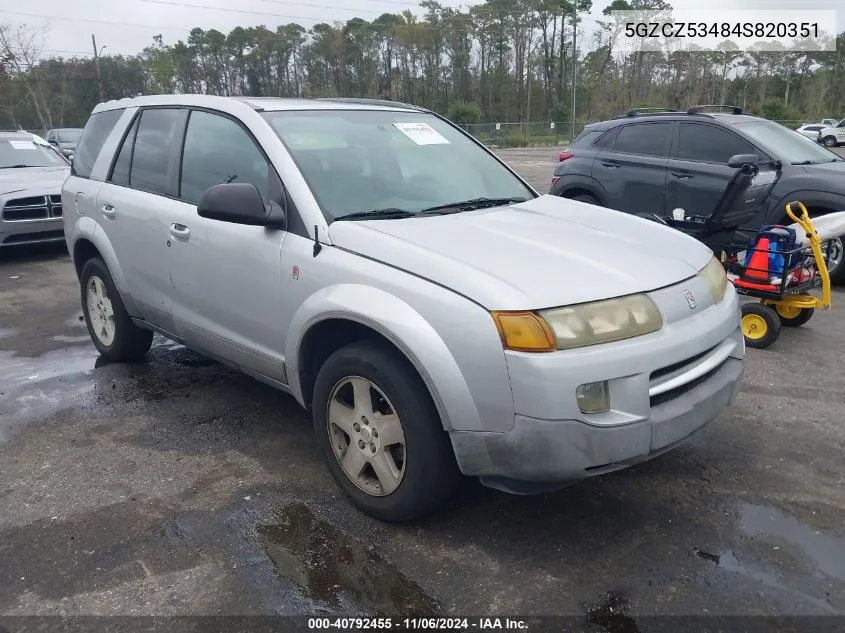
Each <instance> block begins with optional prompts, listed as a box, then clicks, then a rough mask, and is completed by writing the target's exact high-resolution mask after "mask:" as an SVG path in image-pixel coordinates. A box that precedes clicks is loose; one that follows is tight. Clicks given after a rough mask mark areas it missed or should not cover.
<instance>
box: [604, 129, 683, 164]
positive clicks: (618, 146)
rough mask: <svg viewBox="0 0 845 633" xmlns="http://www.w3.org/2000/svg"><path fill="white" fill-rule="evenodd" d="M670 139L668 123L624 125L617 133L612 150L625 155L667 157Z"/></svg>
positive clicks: (670, 133) (670, 130)
mask: <svg viewBox="0 0 845 633" xmlns="http://www.w3.org/2000/svg"><path fill="white" fill-rule="evenodd" d="M671 137H672V123H671V122H669V121H662V122H659V123H637V124H634V125H626V126H623V127H622V128H620V130H619V132H617V134H616V142H615V143H614V144H613V149H614V150H616V151H617V152H625V153H626V154H639V155H640V156H657V157H663V156H666V157H668V156H669V140H670V139H671Z"/></svg>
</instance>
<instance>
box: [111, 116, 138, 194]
mask: <svg viewBox="0 0 845 633" xmlns="http://www.w3.org/2000/svg"><path fill="white" fill-rule="evenodd" d="M139 120H140V117H135V121H134V122H133V123H132V127H131V128H130V129H129V133H128V134H127V135H126V137H125V138H124V139H123V145H122V146H121V148H120V153H119V154H118V155H117V160H116V161H115V163H114V167H113V168H112V172H111V178H109V180H110V181H111V182H113V183H115V184H116V185H125V186H127V187H128V186H129V169H130V167H131V166H132V148H133V147H134V146H135V133H136V132H137V131H138V121H139Z"/></svg>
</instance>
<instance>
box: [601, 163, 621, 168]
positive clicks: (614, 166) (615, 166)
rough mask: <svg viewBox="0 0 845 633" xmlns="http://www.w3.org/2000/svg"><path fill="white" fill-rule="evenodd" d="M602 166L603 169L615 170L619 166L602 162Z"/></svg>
mask: <svg viewBox="0 0 845 633" xmlns="http://www.w3.org/2000/svg"><path fill="white" fill-rule="evenodd" d="M602 166H604V167H610V168H611V169H617V168H618V167H619V164H617V163H605V162H602Z"/></svg>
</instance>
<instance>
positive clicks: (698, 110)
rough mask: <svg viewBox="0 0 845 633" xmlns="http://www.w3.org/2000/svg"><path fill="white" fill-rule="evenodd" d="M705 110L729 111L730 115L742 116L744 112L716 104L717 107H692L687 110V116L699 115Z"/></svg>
mask: <svg viewBox="0 0 845 633" xmlns="http://www.w3.org/2000/svg"><path fill="white" fill-rule="evenodd" d="M705 108H715V109H721V110H730V111H731V114H742V113H743V112H744V110H743V109H742V108H739V107H737V106H732V105H721V104H717V105H712V104H707V105H697V106H693V107H691V108H690V109H689V110H687V114H700V113H701V112H702V111H703V110H704V109H705Z"/></svg>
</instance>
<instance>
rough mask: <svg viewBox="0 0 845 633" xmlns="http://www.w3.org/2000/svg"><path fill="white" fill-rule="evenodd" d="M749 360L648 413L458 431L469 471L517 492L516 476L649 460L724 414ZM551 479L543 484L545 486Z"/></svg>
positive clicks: (540, 476) (596, 471)
mask: <svg viewBox="0 0 845 633" xmlns="http://www.w3.org/2000/svg"><path fill="white" fill-rule="evenodd" d="M742 371H743V363H742V361H741V360H738V359H735V358H729V359H728V360H727V361H725V362H724V363H723V364H722V365H721V366H720V367H719V369H718V370H716V371H715V372H714V373H713V374H711V375H710V376H708V377H707V379H706V380H704V381H702V382H701V383H699V384H697V385H696V386H694V387H693V388H691V389H689V390H687V391H686V392H685V393H684V395H683V397H679V398H675V399H672V400H669V401H666V402H663V403H661V404H659V405H657V406H655V407H652V409H651V415H650V417H649V418H648V419H647V420H643V421H640V422H634V423H631V424H625V425H621V426H613V427H599V426H592V425H589V424H585V423H584V422H581V421H578V420H539V419H536V418H528V417H525V416H521V415H517V416H516V422H515V424H514V427H513V429H512V430H511V431H509V432H507V433H478V432H454V433H453V434H452V443H453V445H454V446H455V449H456V453H457V454H458V456H459V462H460V464H461V470H462V471H463V472H464V474H467V475H475V476H480V477H482V481H485V483H488V484H490V485H493V486H494V487H497V488H503V489H508V490H510V491H513V492H519V491H528V487H520V486H519V485H518V484H517V482H536V483H539V484H560V483H566V482H571V481H577V480H579V479H584V478H586V477H591V476H594V475H600V474H603V473H607V472H611V471H613V470H618V469H620V468H624V467H626V466H631V465H633V464H636V463H639V462H643V461H645V460H647V459H651V458H652V457H656V456H658V455H660V454H662V453H665V452H666V451H668V450H670V449H672V448H674V447H675V446H676V445H678V444H680V443H681V442H683V441H684V440H686V439H688V438H690V437H691V436H692V435H693V434H695V433H696V432H697V431H699V430H701V429H702V428H704V427H705V426H707V424H709V423H710V422H712V421H713V420H714V419H715V418H717V417H718V416H719V414H720V413H722V411H724V409H725V408H726V407H727V406H728V404H729V403H730V402H731V400H732V399H733V397H734V396H735V395H736V394H737V392H738V391H739V389H740V385H741V377H742ZM546 487H554V485H551V486H541V487H539V488H538V490H540V489H544V488H546Z"/></svg>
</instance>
